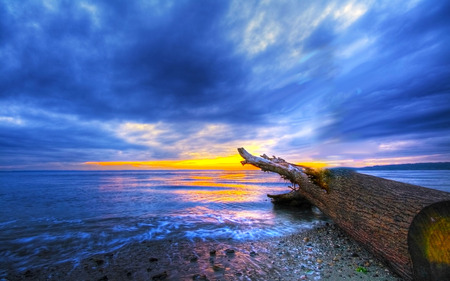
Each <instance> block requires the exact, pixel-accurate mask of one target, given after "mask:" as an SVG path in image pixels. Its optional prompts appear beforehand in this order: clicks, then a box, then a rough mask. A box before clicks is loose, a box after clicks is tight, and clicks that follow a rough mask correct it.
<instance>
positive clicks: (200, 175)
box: [98, 170, 285, 203]
mask: <svg viewBox="0 0 450 281" xmlns="http://www.w3.org/2000/svg"><path fill="white" fill-rule="evenodd" d="M279 182H280V179H279V178H278V177H275V178H273V177H272V178H271V177H264V176H263V175H262V174H261V173H255V172H253V171H226V170H224V171H201V170H199V171H179V172H176V173H173V172H170V171H161V172H153V171H150V172H149V173H142V172H138V173H130V174H124V175H117V176H114V177H108V178H107V179H105V181H104V182H102V184H101V185H99V186H98V188H99V190H101V191H105V192H111V191H116V192H126V191H138V192H145V193H147V192H148V193H154V194H162V193H164V194H174V195H178V196H177V200H181V201H183V202H202V203H208V202H211V203H232V202H235V203H242V202H258V201H259V202H260V201H262V200H266V196H265V193H264V194H263V191H262V189H264V188H261V183H264V185H265V186H266V185H271V184H277V187H278V188H280V186H279ZM281 188H282V187H281ZM282 190H283V191H284V190H285V188H282ZM274 192H275V193H276V192H278V191H277V190H274ZM118 197H121V195H119V196H118Z"/></svg>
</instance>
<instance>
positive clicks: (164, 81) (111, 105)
mask: <svg viewBox="0 0 450 281" xmlns="http://www.w3.org/2000/svg"><path fill="white" fill-rule="evenodd" d="M124 3H125V2H123V3H122V2H120V1H118V2H117V1H116V2H109V1H106V2H105V3H103V4H102V5H101V6H100V8H101V9H99V11H98V12H97V13H93V12H91V13H90V12H89V9H88V8H89V7H87V8H86V9H83V7H82V6H80V5H78V3H75V2H72V1H68V2H62V3H60V5H59V6H57V7H54V8H55V9H56V11H51V10H50V11H49V10H48V9H47V8H45V7H43V5H40V4H37V2H31V3H28V4H29V6H30V7H28V8H29V9H26V10H24V9H20V7H18V6H17V7H9V8H10V9H11V11H10V13H9V14H8V15H7V16H5V17H3V18H2V19H3V20H2V21H3V25H5V22H12V23H13V24H12V25H11V27H10V30H9V33H13V34H14V36H13V37H12V40H10V41H9V42H8V44H7V46H6V47H9V48H10V54H9V55H7V57H9V59H10V61H11V62H10V63H9V64H6V65H5V66H4V67H3V69H2V72H3V74H5V73H8V75H2V77H3V79H2V81H1V85H2V96H3V98H4V99H17V98H19V99H22V100H26V101H31V102H32V103H35V104H36V105H37V106H44V107H46V108H48V109H52V110H56V111H60V112H65V113H67V112H73V113H74V114H79V115H81V116H85V117H86V118H91V117H93V118H106V119H109V118H125V119H127V118H128V119H129V118H131V119H139V120H144V121H154V120H160V119H161V118H162V119H169V120H170V119H183V118H197V119H204V118H216V119H217V118H220V119H222V120H226V119H227V116H229V117H230V118H231V119H233V118H234V117H233V114H229V113H230V112H231V113H233V112H234V109H233V106H232V105H233V100H234V99H233V97H232V96H231V94H232V93H236V92H239V86H240V85H241V84H242V83H243V82H244V81H245V80H244V79H245V72H244V69H243V63H242V60H239V57H236V55H234V54H233V52H232V46H231V45H230V42H228V41H227V40H226V38H223V34H224V31H223V28H224V27H223V26H221V24H220V22H219V21H218V20H217V19H218V18H219V17H220V16H221V15H222V14H223V13H224V12H226V9H227V6H226V4H227V3H226V2H218V1H192V2H184V3H178V5H174V7H171V8H167V9H165V10H164V11H162V12H161V13H162V15H158V13H157V12H155V11H154V9H156V8H157V7H150V8H147V9H143V8H142V7H140V6H138V5H137V4H136V5H133V4H132V3H131V2H130V3H128V2H127V3H126V5H125V4H124ZM97 8H98V7H97ZM3 10H5V8H4V7H3ZM16 11H17V12H16ZM92 13H93V14H92ZM14 64H16V65H14ZM17 64H18V65H17ZM217 104H223V105H226V106H221V107H219V106H215V105H217Z"/></svg>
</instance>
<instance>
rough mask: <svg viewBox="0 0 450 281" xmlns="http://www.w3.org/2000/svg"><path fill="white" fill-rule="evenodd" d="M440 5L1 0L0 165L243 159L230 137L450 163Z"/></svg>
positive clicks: (323, 158)
mask: <svg viewBox="0 0 450 281" xmlns="http://www.w3.org/2000/svg"><path fill="white" fill-rule="evenodd" d="M449 14H450V2H449V1H442V0H436V1H432V0H430V1H428V0H422V1H403V0H386V1H384V0H380V1H344V0H338V1H306V0H305V1H302V0H293V1H289V0H286V1H278V0H276V1H275V0H274V1H240V0H236V1H225V0H220V1H214V0H210V1H205V0H191V1H183V0H176V1H170V0H167V1H109V0H105V1H101V0H98V1H69V0H68V1H56V0H45V1H39V0H29V1H27V0H23V1H12V0H11V1H8V0H5V1H1V2H0V62H1V63H0V170H36V169H38V170H51V169H68V170H74V169H75V170H76V169H91V170H92V169H119V168H124V169H127V168H139V169H140V168H143V169H147V168H158V167H169V166H171V163H172V164H174V165H172V167H178V168H179V167H183V168H186V167H187V166H189V165H188V164H189V163H191V164H192V163H200V164H205V163H206V164H208V163H209V164H208V165H209V167H213V166H214V163H216V164H218V163H219V162H220V163H222V164H223V166H224V167H225V166H227V167H234V166H236V167H237V168H239V166H240V163H239V160H240V159H239V157H238V156H237V151H236V148H238V147H245V148H246V149H247V150H248V151H249V152H251V153H254V154H256V155H259V154H263V153H266V154H268V155H276V156H280V157H282V158H284V159H286V160H287V161H289V162H295V163H298V162H315V161H318V162H324V163H327V164H328V165H329V166H353V167H358V166H365V165H374V164H397V163H416V162H443V161H450V48H449V46H450V17H448V15H449ZM198 159H202V160H198ZM205 159H206V160H205ZM160 161H163V162H160ZM196 161H199V162H196ZM202 161H203V162H202ZM208 161H209V162H208ZM158 163H159V164H158ZM177 163H178V164H177ZM185 164H186V165H187V166H186V165H185ZM200 164H198V165H197V166H198V167H200ZM177 165H178V166H177ZM193 166H195V165H193Z"/></svg>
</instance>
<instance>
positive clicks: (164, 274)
mask: <svg viewBox="0 0 450 281" xmlns="http://www.w3.org/2000/svg"><path fill="white" fill-rule="evenodd" d="M167 277H168V275H167V272H165V271H164V272H162V273H160V274H156V275H153V277H152V280H165V279H167Z"/></svg>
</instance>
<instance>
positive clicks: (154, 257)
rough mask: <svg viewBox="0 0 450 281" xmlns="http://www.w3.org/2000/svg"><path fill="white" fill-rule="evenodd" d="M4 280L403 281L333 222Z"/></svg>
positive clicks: (157, 247)
mask: <svg viewBox="0 0 450 281" xmlns="http://www.w3.org/2000/svg"><path fill="white" fill-rule="evenodd" d="M5 272H6V273H7V275H6V276H4V274H3V276H4V277H3V278H1V279H0V280H1V281H5V280H9V281H11V280H93V281H106V280H383V281H391V280H402V279H401V278H400V277H398V276H397V275H395V274H394V273H393V272H392V271H391V270H389V269H388V268H387V267H386V266H384V265H383V264H382V263H380V262H379V261H378V260H377V259H375V258H374V257H373V256H372V255H371V254H369V253H368V252H367V251H366V250H364V249H363V248H362V247H361V246H360V245H359V244H357V243H356V242H354V241H353V240H351V239H350V238H348V237H347V236H346V235H345V234H344V233H343V232H342V231H341V230H340V229H339V228H338V227H337V226H335V225H334V224H329V223H327V224H322V225H316V226H315V227H314V228H313V229H311V230H307V231H305V232H302V233H298V234H295V235H290V236H284V237H278V238H272V239H267V240H262V241H247V242H245V243H244V242H239V241H233V240H227V241H171V240H163V241H145V242H142V243H139V244H132V245H128V246H125V247H123V248H121V249H119V250H117V251H115V252H112V253H108V254H100V255H95V256H92V257H90V258H88V259H85V260H83V261H81V262H79V263H78V264H74V263H70V262H67V263H62V264H58V265H52V266H48V267H45V268H34V269H29V270H25V271H24V272H20V273H17V272H14V269H11V268H10V269H8V268H7V269H3V273H5Z"/></svg>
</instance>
